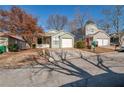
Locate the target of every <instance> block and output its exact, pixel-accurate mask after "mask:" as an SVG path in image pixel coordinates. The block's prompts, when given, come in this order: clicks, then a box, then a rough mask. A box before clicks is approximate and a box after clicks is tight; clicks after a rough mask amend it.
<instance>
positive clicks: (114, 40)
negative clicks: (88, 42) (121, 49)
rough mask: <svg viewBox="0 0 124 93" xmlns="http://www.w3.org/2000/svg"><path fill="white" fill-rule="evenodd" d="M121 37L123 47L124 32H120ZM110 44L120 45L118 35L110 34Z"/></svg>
mask: <svg viewBox="0 0 124 93" xmlns="http://www.w3.org/2000/svg"><path fill="white" fill-rule="evenodd" d="M119 34H120V37H121V43H122V45H124V32H120V33H119ZM110 38H111V39H110V42H111V44H112V45H115V44H119V38H118V35H117V33H112V34H110Z"/></svg>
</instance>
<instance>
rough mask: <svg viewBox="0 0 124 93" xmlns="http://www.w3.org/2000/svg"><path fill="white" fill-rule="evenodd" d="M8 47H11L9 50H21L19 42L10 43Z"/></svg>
mask: <svg viewBox="0 0 124 93" xmlns="http://www.w3.org/2000/svg"><path fill="white" fill-rule="evenodd" d="M8 48H9V51H11V52H17V51H19V46H18V45H17V44H13V45H9V46H8Z"/></svg>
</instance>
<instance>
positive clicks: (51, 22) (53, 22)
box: [47, 14, 68, 31]
mask: <svg viewBox="0 0 124 93" xmlns="http://www.w3.org/2000/svg"><path fill="white" fill-rule="evenodd" d="M67 21H68V20H67V17H66V16H63V15H59V14H53V15H50V16H49V18H48V20H47V25H48V28H49V29H55V30H58V31H59V30H63V29H64V28H65V26H66V24H67Z"/></svg>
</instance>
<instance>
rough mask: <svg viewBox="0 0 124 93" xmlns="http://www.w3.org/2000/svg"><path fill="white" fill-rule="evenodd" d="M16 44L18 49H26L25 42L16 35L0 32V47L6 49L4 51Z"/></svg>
mask: <svg viewBox="0 0 124 93" xmlns="http://www.w3.org/2000/svg"><path fill="white" fill-rule="evenodd" d="M14 44H17V45H18V47H19V49H20V50H21V49H26V42H25V41H24V40H23V39H22V38H21V37H20V36H17V35H12V34H9V33H3V32H0V46H4V47H6V51H9V48H8V46H10V45H14Z"/></svg>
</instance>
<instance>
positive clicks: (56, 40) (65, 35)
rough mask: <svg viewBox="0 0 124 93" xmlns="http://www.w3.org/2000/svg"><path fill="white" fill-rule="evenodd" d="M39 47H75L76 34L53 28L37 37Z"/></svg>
mask: <svg viewBox="0 0 124 93" xmlns="http://www.w3.org/2000/svg"><path fill="white" fill-rule="evenodd" d="M36 47H37V48H73V47H74V35H72V34H71V33H69V32H64V31H56V30H51V31H49V32H46V33H44V34H41V35H40V37H38V38H37V44H36Z"/></svg>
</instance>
